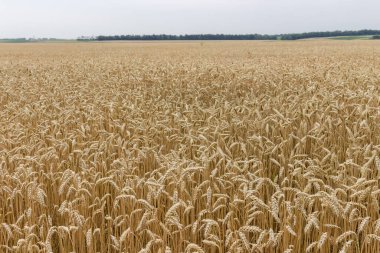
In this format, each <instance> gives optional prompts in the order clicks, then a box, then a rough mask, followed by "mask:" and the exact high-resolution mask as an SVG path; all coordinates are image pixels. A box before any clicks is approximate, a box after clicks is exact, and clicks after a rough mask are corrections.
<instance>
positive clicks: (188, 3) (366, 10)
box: [0, 0, 380, 38]
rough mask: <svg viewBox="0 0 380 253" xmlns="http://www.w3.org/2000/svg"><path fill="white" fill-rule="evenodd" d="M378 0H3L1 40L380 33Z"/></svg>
mask: <svg viewBox="0 0 380 253" xmlns="http://www.w3.org/2000/svg"><path fill="white" fill-rule="evenodd" d="M379 10H380V0H177V1H175V0H124V1H122V0H33V1H31V0H0V38H15V37H56V38H76V37H78V36H81V35H84V36H92V35H116V34H153V33H155V34H161V33H166V34H197V33H226V34H246V33H262V34H277V33H292V32H308V31H330V30H359V29H380V15H379Z"/></svg>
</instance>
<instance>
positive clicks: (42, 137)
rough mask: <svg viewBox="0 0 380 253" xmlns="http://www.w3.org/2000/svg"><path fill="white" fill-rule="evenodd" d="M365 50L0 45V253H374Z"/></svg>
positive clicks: (377, 66) (377, 233)
mask: <svg viewBox="0 0 380 253" xmlns="http://www.w3.org/2000/svg"><path fill="white" fill-rule="evenodd" d="M379 122H380V42H378V41H369V40H368V41H333V40H331V41H329V40H318V41H311V40H309V41H299V42H247V41H241V42H191V43H190V42H184V43H170V42H165V43H130V42H129V43H88V44H87V43H73V44H70V43H65V44H59V43H47V44H38V43H33V44H1V45H0V129H1V132H0V252H78V253H79V252H161V253H164V252H165V253H169V252H173V253H174V252H187V253H190V252H215V253H217V252H287V253H290V252H294V253H297V252H379V251H380V219H379V218H380V215H379V200H380V189H379V181H378V180H379V178H380V158H379V156H380V124H379Z"/></svg>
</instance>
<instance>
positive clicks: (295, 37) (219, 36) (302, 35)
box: [78, 30, 380, 41]
mask: <svg viewBox="0 0 380 253" xmlns="http://www.w3.org/2000/svg"><path fill="white" fill-rule="evenodd" d="M363 35H376V36H380V30H360V31H333V32H308V33H288V34H275V35H267V34H185V35H169V34H152V35H111V36H104V35H100V36H96V37H80V38H78V40H79V41H105V40H299V39H308V38H323V37H336V36H363Z"/></svg>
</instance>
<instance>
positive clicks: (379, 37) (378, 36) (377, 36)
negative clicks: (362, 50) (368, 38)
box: [372, 35, 380, 40]
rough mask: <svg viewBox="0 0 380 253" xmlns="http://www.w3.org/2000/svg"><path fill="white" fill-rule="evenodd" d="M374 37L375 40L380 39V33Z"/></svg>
mask: <svg viewBox="0 0 380 253" xmlns="http://www.w3.org/2000/svg"><path fill="white" fill-rule="evenodd" d="M372 39H374V40H380V35H374V36H373V37H372Z"/></svg>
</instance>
